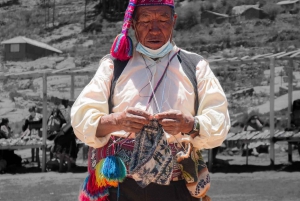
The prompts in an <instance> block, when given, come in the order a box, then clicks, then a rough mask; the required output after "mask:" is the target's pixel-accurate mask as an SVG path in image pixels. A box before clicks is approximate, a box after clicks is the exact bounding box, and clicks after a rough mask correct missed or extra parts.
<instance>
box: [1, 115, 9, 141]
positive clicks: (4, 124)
mask: <svg viewBox="0 0 300 201" xmlns="http://www.w3.org/2000/svg"><path fill="white" fill-rule="evenodd" d="M8 123H9V120H8V119H7V118H3V119H2V121H1V123H0V130H1V133H2V135H4V136H3V138H6V139H7V138H10V137H11V128H10V127H9V125H8Z"/></svg>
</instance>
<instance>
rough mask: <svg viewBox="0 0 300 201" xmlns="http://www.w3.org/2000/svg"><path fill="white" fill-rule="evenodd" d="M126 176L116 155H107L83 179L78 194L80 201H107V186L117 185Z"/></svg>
mask: <svg viewBox="0 0 300 201" xmlns="http://www.w3.org/2000/svg"><path fill="white" fill-rule="evenodd" d="M125 177H126V167H125V164H124V163H123V161H122V160H121V159H120V158H119V157H116V156H108V157H106V158H104V159H102V160H100V161H99V162H98V164H97V165H96V166H95V169H94V170H93V171H92V172H91V173H90V174H89V176H87V178H86V179H85V181H84V183H83V186H82V190H81V192H80V194H79V200H80V201H109V200H108V195H109V192H108V188H109V187H118V184H119V182H122V181H123V180H124V179H125Z"/></svg>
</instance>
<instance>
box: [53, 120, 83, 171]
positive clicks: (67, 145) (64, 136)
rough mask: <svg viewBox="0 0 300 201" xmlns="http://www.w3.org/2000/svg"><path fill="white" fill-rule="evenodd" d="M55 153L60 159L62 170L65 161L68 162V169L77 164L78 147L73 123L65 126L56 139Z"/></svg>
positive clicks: (60, 169)
mask: <svg viewBox="0 0 300 201" xmlns="http://www.w3.org/2000/svg"><path fill="white" fill-rule="evenodd" d="M53 153H54V156H55V157H56V158H57V159H59V160H60V167H59V171H60V172H62V171H63V164H64V162H67V165H68V171H70V169H71V168H72V167H73V166H75V162H76V158H77V153H78V147H77V144H76V136H75V134H74V132H73V128H72V126H71V123H68V124H66V125H65V126H63V127H62V128H61V130H60V131H59V133H58V135H57V137H56V138H55V139H54V148H53Z"/></svg>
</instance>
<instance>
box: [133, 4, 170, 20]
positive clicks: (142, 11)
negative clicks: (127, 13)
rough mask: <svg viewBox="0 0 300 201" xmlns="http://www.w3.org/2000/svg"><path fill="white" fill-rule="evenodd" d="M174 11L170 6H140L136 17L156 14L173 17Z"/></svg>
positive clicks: (136, 11)
mask: <svg viewBox="0 0 300 201" xmlns="http://www.w3.org/2000/svg"><path fill="white" fill-rule="evenodd" d="M172 10H173V9H172V8H171V7H170V6H138V7H137V8H136V10H135V13H134V16H135V18H137V17H143V16H145V17H146V16H150V15H153V14H155V15H158V16H165V17H171V16H172V13H173V12H172Z"/></svg>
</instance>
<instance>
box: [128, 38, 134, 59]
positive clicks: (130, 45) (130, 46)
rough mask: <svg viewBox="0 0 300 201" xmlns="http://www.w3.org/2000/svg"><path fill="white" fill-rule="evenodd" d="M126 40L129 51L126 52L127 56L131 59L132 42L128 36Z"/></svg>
mask: <svg viewBox="0 0 300 201" xmlns="http://www.w3.org/2000/svg"><path fill="white" fill-rule="evenodd" d="M127 38H128V40H129V51H128V56H129V57H131V56H132V54H133V42H132V40H131V38H130V37H129V36H128V37H127Z"/></svg>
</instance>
